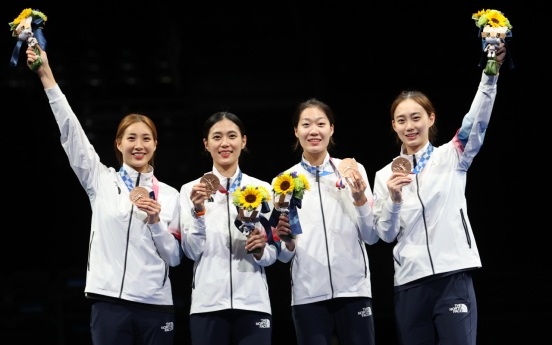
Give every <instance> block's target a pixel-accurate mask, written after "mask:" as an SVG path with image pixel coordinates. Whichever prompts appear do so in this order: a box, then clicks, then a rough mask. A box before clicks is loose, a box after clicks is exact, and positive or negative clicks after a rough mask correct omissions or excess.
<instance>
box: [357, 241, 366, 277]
mask: <svg viewBox="0 0 552 345" xmlns="http://www.w3.org/2000/svg"><path fill="white" fill-rule="evenodd" d="M358 245H359V246H360V252H361V253H362V262H363V263H364V278H366V277H368V266H366V255H365V254H364V248H362V247H363V246H362V242H361V241H360V240H358Z"/></svg>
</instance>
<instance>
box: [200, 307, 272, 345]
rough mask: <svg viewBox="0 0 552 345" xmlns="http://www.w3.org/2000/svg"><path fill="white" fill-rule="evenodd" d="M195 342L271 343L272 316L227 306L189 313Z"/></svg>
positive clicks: (202, 344)
mask: <svg viewBox="0 0 552 345" xmlns="http://www.w3.org/2000/svg"><path fill="white" fill-rule="evenodd" d="M190 331H191V333H192V345H229V344H232V345H269V344H270V339H271V337H272V315H270V314H266V313H260V312H256V311H251V310H241V309H226V310H220V311H214V312H210V313H195V314H192V315H190Z"/></svg>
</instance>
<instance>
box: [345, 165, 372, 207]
mask: <svg viewBox="0 0 552 345" xmlns="http://www.w3.org/2000/svg"><path fill="white" fill-rule="evenodd" d="M346 180H347V184H348V185H349V187H350V188H351V194H352V195H353V199H354V200H355V201H354V204H355V206H362V205H364V204H365V203H366V202H367V201H368V199H367V198H366V195H365V194H364V192H365V191H366V188H367V187H368V185H367V184H366V181H364V180H363V179H362V175H361V174H360V172H359V171H358V170H356V169H355V170H353V171H352V174H351V177H346Z"/></svg>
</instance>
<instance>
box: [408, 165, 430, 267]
mask: <svg viewBox="0 0 552 345" xmlns="http://www.w3.org/2000/svg"><path fill="white" fill-rule="evenodd" d="M412 160H413V163H414V166H416V154H413V155H412ZM416 194H417V195H418V199H419V200H420V204H422V218H423V219H424V229H425V235H426V247H427V254H428V255H429V263H430V264H431V272H433V274H435V268H434V267H433V259H432V258H431V251H430V250H429V234H428V232H427V222H426V217H425V206H424V203H423V201H422V198H421V197H420V184H419V182H418V174H416Z"/></svg>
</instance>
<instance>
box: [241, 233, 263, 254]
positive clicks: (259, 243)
mask: <svg viewBox="0 0 552 345" xmlns="http://www.w3.org/2000/svg"><path fill="white" fill-rule="evenodd" d="M265 246H266V241H265V238H264V236H263V235H262V234H261V231H260V230H259V229H254V230H253V231H251V233H250V234H249V237H248V238H247V242H245V250H247V251H250V252H252V251H254V250H255V249H257V248H261V252H260V253H255V254H253V256H254V257H255V259H257V260H261V258H262V257H263V253H264V248H265Z"/></svg>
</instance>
